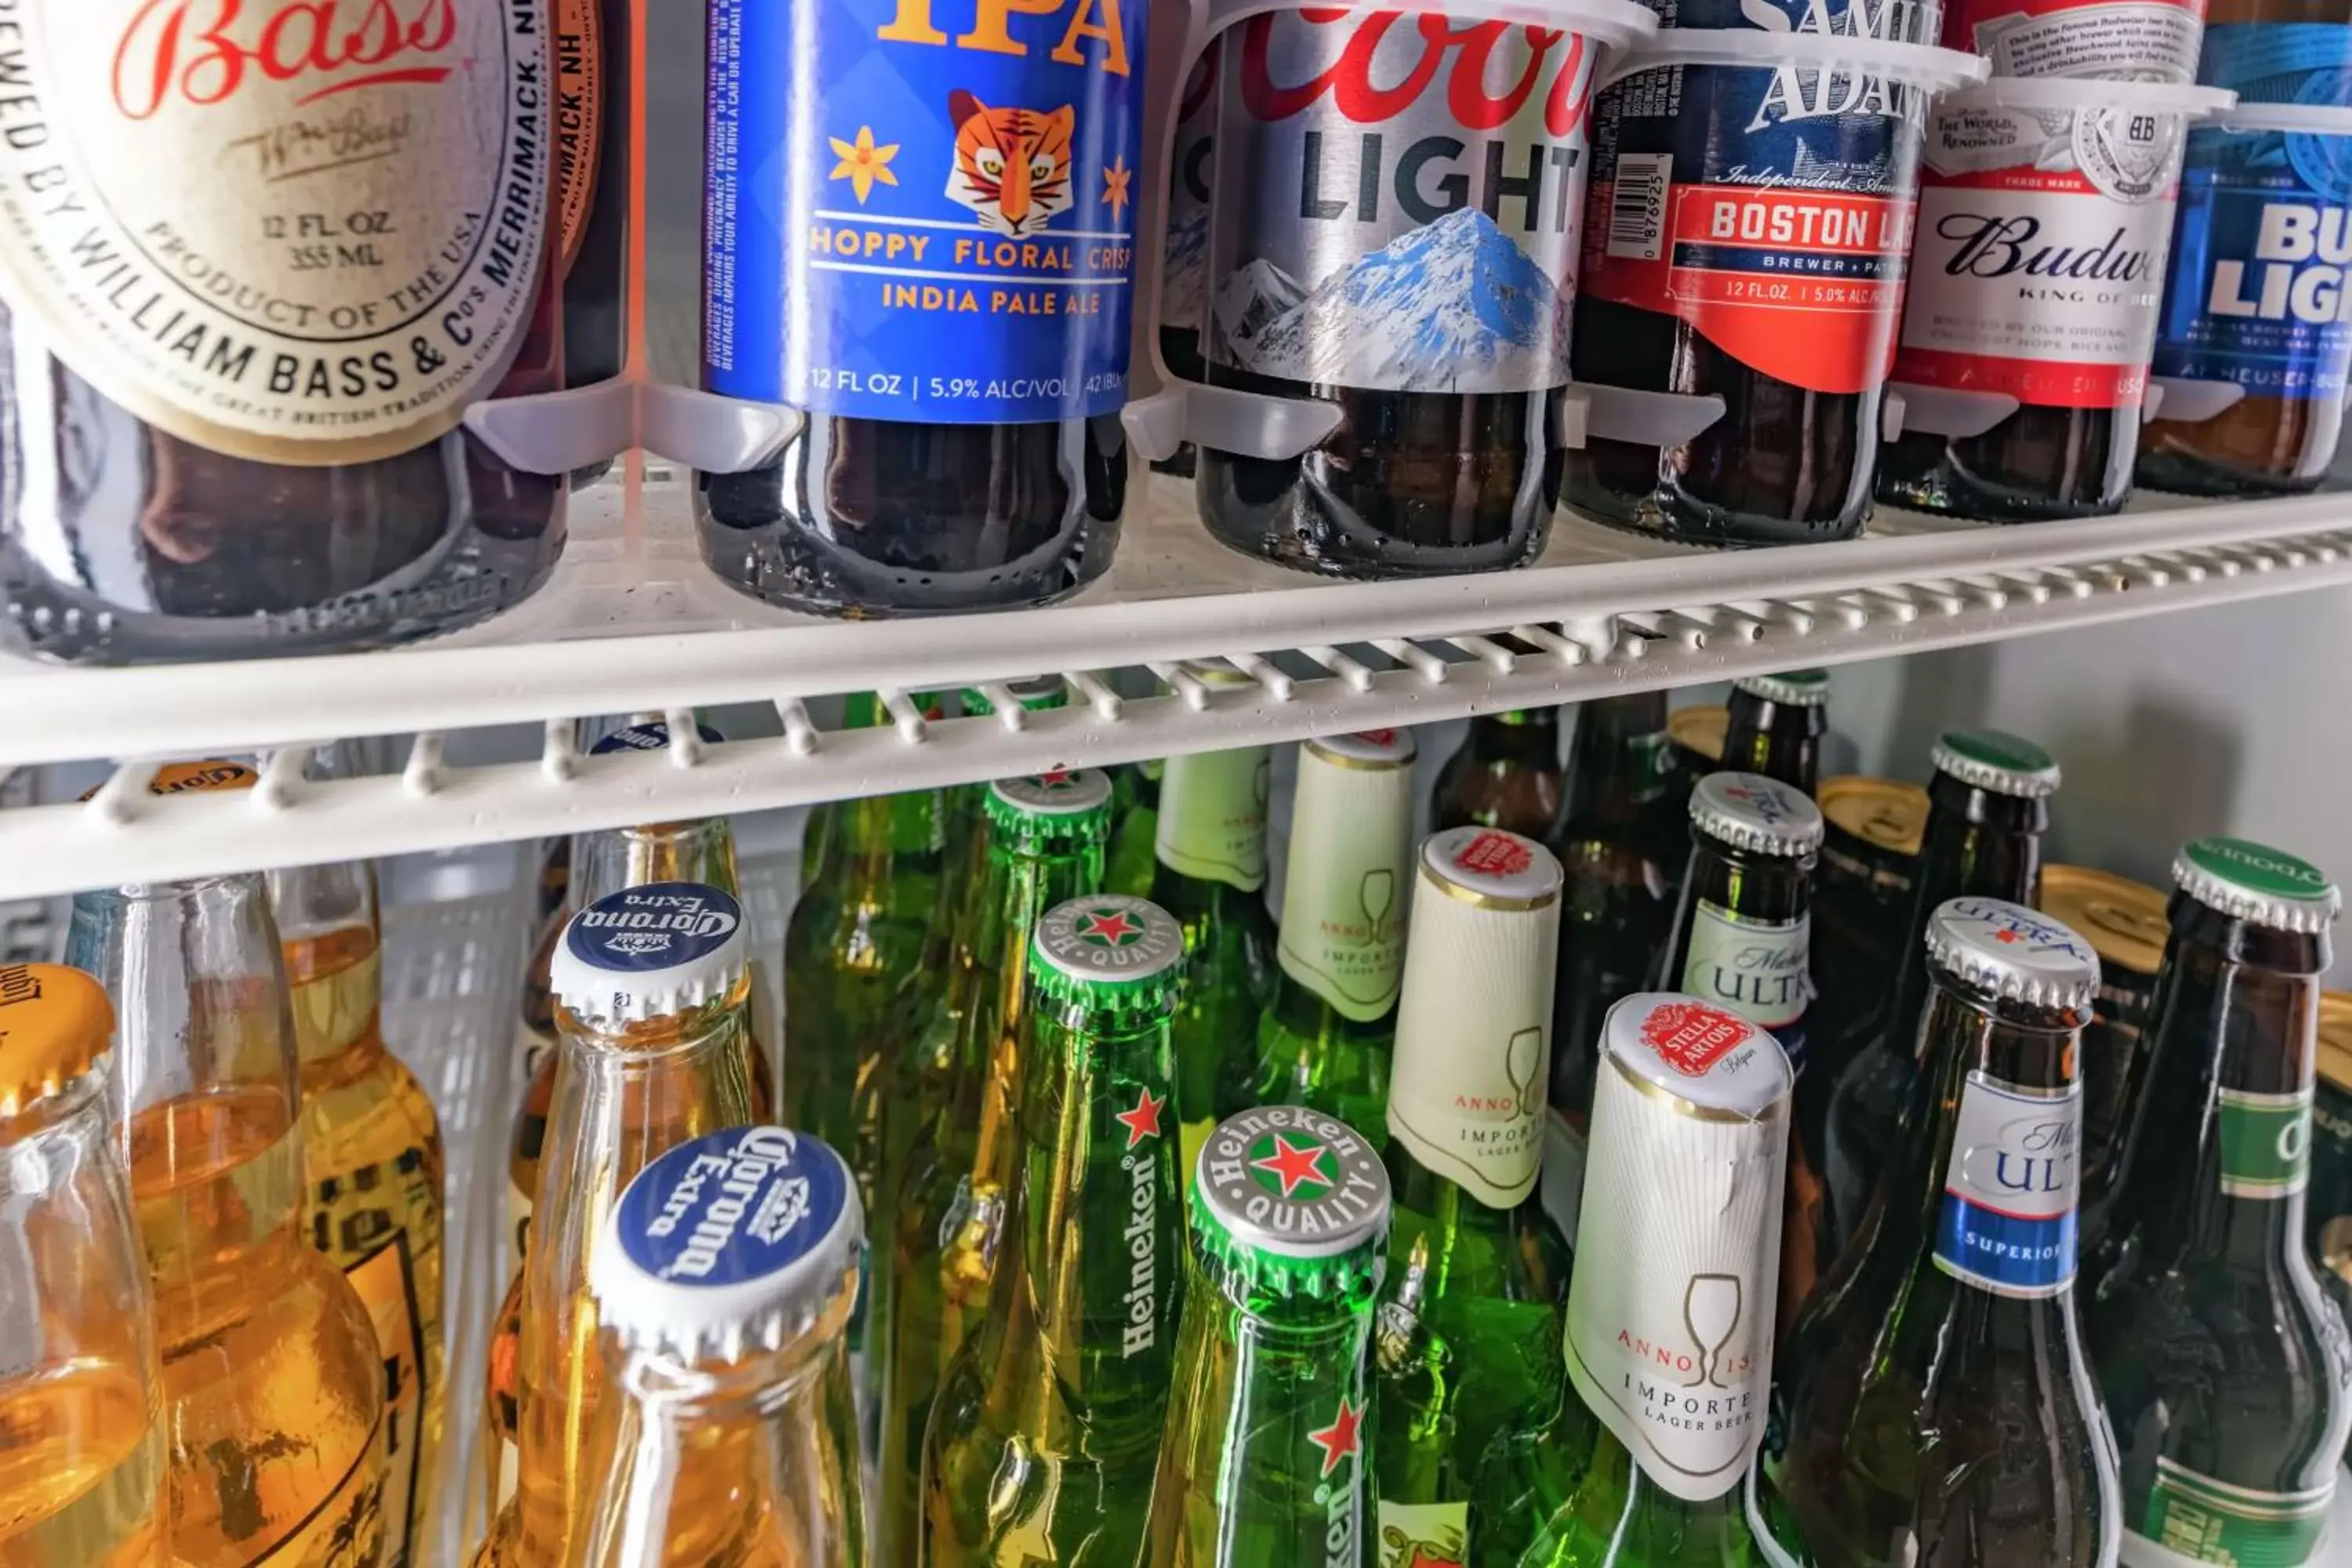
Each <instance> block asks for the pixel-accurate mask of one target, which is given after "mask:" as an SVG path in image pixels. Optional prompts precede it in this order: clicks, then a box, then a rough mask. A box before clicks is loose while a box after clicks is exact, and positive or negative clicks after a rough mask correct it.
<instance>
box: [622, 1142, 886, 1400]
mask: <svg viewBox="0 0 2352 1568" xmlns="http://www.w3.org/2000/svg"><path fill="white" fill-rule="evenodd" d="M865 1228H866V1216H865V1214H864V1212H863V1210H862V1209H861V1208H860V1206H859V1205H858V1201H857V1184H856V1182H854V1181H853V1180H851V1178H850V1174H849V1167H848V1165H847V1164H845V1163H844V1162H843V1160H842V1158H841V1156H840V1155H839V1154H836V1153H835V1152H833V1150H832V1148H831V1147H830V1146H829V1145H827V1144H826V1143H825V1142H823V1141H822V1140H821V1139H817V1138H814V1137H812V1136H810V1135H809V1134H807V1133H805V1132H793V1131H790V1130H788V1129H786V1128H782V1127H766V1126H755V1127H730V1128H726V1129H723V1130H721V1131H717V1132H706V1133H704V1134H703V1135H702V1136H701V1137H699V1138H696V1139H693V1140H691V1141H689V1142H685V1143H681V1144H679V1145H678V1146H677V1148H675V1149H672V1150H670V1151H669V1152H667V1153H666V1154H664V1155H662V1156H661V1158H659V1159H657V1160H656V1161H655V1162H654V1163H651V1164H649V1165H647V1166H646V1168H645V1169H644V1170H642V1171H639V1172H638V1173H636V1175H635V1178H634V1179H633V1180H631V1181H630V1183H629V1184H628V1185H627V1186H626V1187H625V1188H624V1189H622V1192H621V1197H620V1201H619V1202H618V1203H616V1204H614V1205H613V1212H612V1215H611V1216H610V1217H609V1218H607V1219H606V1220H605V1222H604V1229H603V1231H602V1232H601V1233H600V1234H599V1235H598V1237H597V1238H596V1250H595V1252H594V1254H593V1256H592V1257H591V1258H590V1259H589V1264H588V1285H589V1289H591V1290H592V1291H593V1292H594V1294H595V1298H596V1317H597V1321H599V1322H600V1323H603V1324H604V1325H605V1326H606V1327H608V1328H610V1329H612V1330H613V1331H614V1333H615V1334H617V1335H618V1336H619V1338H620V1341H621V1343H622V1345H623V1347H624V1348H625V1349H629V1350H640V1351H652V1352H656V1353H659V1354H664V1355H673V1356H676V1357H677V1358H679V1359H680V1360H683V1361H689V1362H709V1361H720V1362H726V1361H739V1360H740V1359H742V1357H744V1356H745V1355H747V1354H750V1353H752V1352H758V1351H761V1350H775V1349H778V1348H781V1347H782V1346H783V1345H785V1344H788V1343H790V1342H792V1341H793V1340H794V1339H797V1338H799V1337H800V1336H801V1335H802V1334H803V1333H806V1332H807V1331H809V1329H810V1327H811V1326H812V1325H813V1324H814V1322H815V1321H816V1320H817V1319H818V1317H819V1316H820V1315H821V1314H822V1313H823V1312H824V1310H825V1308H826V1307H827V1306H828V1305H829V1304H831V1303H833V1302H835V1301H836V1300H846V1299H847V1297H848V1295H850V1294H854V1293H855V1290H856V1278H855V1277H856V1269H857V1253H858V1247H859V1245H860V1243H861V1241H862V1240H863V1238H864V1235H865ZM845 1277H846V1278H845Z"/></svg>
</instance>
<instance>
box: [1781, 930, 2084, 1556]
mask: <svg viewBox="0 0 2352 1568" xmlns="http://www.w3.org/2000/svg"><path fill="white" fill-rule="evenodd" d="M1927 966H1928V968H1929V969H1930V971H1931V972H1932V973H1933V977H1934V980H1933V985H1932V994H1931V995H1930V996H1929V999H1928V1002H1927V1013H1926V1016H1925V1017H1924V1018H1923V1019H1922V1020H1921V1022H1920V1025H1919V1036H1920V1038H1921V1040H1922V1042H1923V1045H1922V1063H1921V1070H1920V1072H1919V1073H1918V1074H1917V1075H1916V1082H1915V1085H1914V1089H1913V1094H1912V1101H1911V1112H1910V1115H1909V1117H1908V1118H1907V1121H1906V1125H1907V1126H1909V1127H1912V1128H1916V1129H1918V1130H1919V1132H1920V1134H1921V1135H1919V1136H1913V1137H1906V1138H1902V1139H1899V1140H1897V1141H1896V1142H1895V1143H1894V1145H1893V1146H1892V1152H1891V1154H1890V1159H1889V1164H1888V1166H1887V1170H1886V1175H1885V1181H1884V1182H1883V1183H1882V1184H1881V1187H1880V1200H1879V1201H1878V1202H1876V1203H1874V1204H1873V1205H1871V1207H1870V1210H1869V1212H1868V1213H1867V1214H1866V1215H1864V1217H1863V1221H1862V1229H1861V1231H1860V1233H1859V1234H1858V1235H1857V1236H1856V1237H1855V1238H1854V1242H1853V1249H1852V1250H1851V1251H1850V1252H1848V1253H1847V1254H1846V1256H1845V1257H1844V1258H1842V1259H1840V1261H1839V1263H1838V1266H1837V1268H1836V1270H1835V1271H1834V1272H1833V1273H1832V1274H1831V1275H1830V1277H1829V1278H1828V1279H1826V1280H1824V1281H1823V1283H1822V1288H1821V1289H1820V1290H1818V1291H1816V1292H1815V1293H1814V1295H1813V1297H1812V1299H1811V1300H1810V1301H1809V1302H1808V1303H1807V1304H1806V1306H1805V1308H1804V1310H1803V1312H1802V1313H1801V1315H1800V1316H1799V1318H1798V1321H1797V1324H1796V1327H1795V1329H1794V1330H1793V1331H1792V1332H1791V1334H1790V1342H1789V1347H1788V1351H1787V1352H1786V1354H1785V1355H1784V1357H1783V1370H1782V1373H1781V1380H1780V1395H1781V1401H1780V1403H1781V1406H1782V1408H1784V1409H1785V1412H1786V1418H1785V1420H1781V1421H1778V1422H1776V1424H1775V1426H1776V1430H1777V1431H1779V1432H1781V1433H1785V1434H1786V1437H1785V1442H1786V1447H1785V1449H1784V1450H1783V1451H1781V1452H1780V1453H1779V1454H1778V1455H1776V1456H1774V1457H1773V1459H1772V1461H1771V1468H1770V1474H1771V1476H1772V1479H1774V1481H1775V1482H1776V1483H1777V1484H1778V1486H1779V1489H1780V1495H1781V1496H1782V1497H1783V1498H1784V1499H1785V1500H1787V1502H1788V1505H1789V1507H1790V1511H1791V1512H1792V1513H1793V1515H1794V1516H1795V1520H1796V1523H1797V1527H1798V1529H1799V1531H1801V1536H1802V1539H1803V1542H1804V1543H1805V1546H1806V1548H1807V1549H1808V1550H1809V1551H1810V1552H1811V1555H1812V1559H1813V1561H1814V1563H1816V1564H1818V1568H1864V1564H1868V1565H1871V1568H1877V1565H1878V1564H1882V1563H1885V1562H1887V1561H1888V1559H1889V1558H1890V1557H1892V1558H1894V1559H1895V1561H1900V1562H1915V1563H1948V1564H1951V1565H1952V1568H2009V1565H2010V1564H2013V1563H2038V1564H2046V1565H2047V1568H2094V1565H2095V1564H2102V1563H2114V1562H2115V1561H2116V1544H2117V1542H2118V1541H2119V1539H2120V1537H2121V1535H2122V1529H2123V1516H2122V1505H2121V1501H2120V1499H2119V1496H2118V1494H2117V1490H2116V1460H2115V1452H2114V1447H2113V1439H2112V1438H2111V1437H2110V1436H2108V1434H2107V1431H2106V1427H2105V1422H2104V1420H2103V1419H2102V1417H2101V1414H2100V1410H2099V1396H2098V1390H2097V1388H2096V1386H2095V1384H2093V1383H2092V1380H2091V1373H2090V1369H2089V1363H2088V1361H2087V1360H2086V1359H2085V1354H2084V1347H2083V1343H2082V1333H2081V1330H2080V1327H2079V1324H2078V1322H2077V1319H2076V1308H2075V1300H2076V1298H2075V1292H2074V1262H2075V1232H2074V1215H2075V1193H2076V1184H2077V1179H2078V1171H2077V1168H2076V1158H2075V1156H2076V1152H2077V1134H2078V1130H2079V1128H2080V1125H2081V1120H2082V1091H2081V1087H2080V1084H2079V1082H2078V1081H2077V1079H2076V1078H2075V1076H2074V1071H2075V1063H2076V1062H2077V1061H2078V1060H2079V1059H2080V1058H2079V1051H2080V1047H2081V1035H2082V1029H2083V1026H2084V1024H2085V1023H2087V1022H2088V1021H2089V1019H2090V1016H2091V1004H2092V1001H2093V999H2094V998H2095V996H2096V995H2097V994H2098V989H2099V961H2098V955H2097V954H2095V953H2094V952H2092V951H2091V946H2090V943H2088V942H2084V940H2083V939H2082V938H2081V937H2079V936H2077V935H2076V934H2075V933H2074V932H2073V931H2069V930H2067V929H2066V928H2065V927H2064V926H2063V925H2061V924H2059V923H2058V922H2057V921H2053V920H2050V919H2047V918H2046V917H2044V916H2042V915H2039V914H2036V913H2034V912H2033V911H2032V910H2029V909H2027V908H2025V907H2024V906H2023V905H2021V904H2012V903H2009V902H2006V901H2004V900H2000V899H1981V898H1961V899H1952V900H1948V901H1946V902H1945V903H1943V904H1941V905H1938V906H1937V909H1936V910H1935V912H1934V914H1933V915H1932V917H1931V918H1930V920H1929V921H1928V925H1927Z"/></svg>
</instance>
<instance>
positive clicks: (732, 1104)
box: [475, 882, 753, 1568]
mask: <svg viewBox="0 0 2352 1568" xmlns="http://www.w3.org/2000/svg"><path fill="white" fill-rule="evenodd" d="M745 937H746V933H745V931H744V930H743V915H742V906H741V905H740V904H739V903H737V902H736V900H735V898H734V896H733V895H732V894H730V893H728V892H726V891H725V890H723V889H719V888H715V887H711V886H709V885H708V884H705V883H700V882H648V883H645V884H643V885H640V886H635V887H626V888H623V889H620V890H619V891H617V892H613V893H607V894H605V895H604V897H602V898H599V899H597V900H595V901H594V902H593V903H591V904H589V905H588V906H587V907H586V908H585V909H583V910H581V911H580V912H579V913H578V914H576V915H574V916H572V920H571V921H570V923H569V924H567V925H566V926H565V927H564V931H563V941H562V943H561V944H560V945H559V946H558V947H557V949H556V955H555V971H554V975H555V994H556V999H557V1006H558V1011H557V1015H556V1018H557V1024H558V1026H559V1030H560V1034H559V1037H558V1043H557V1046H556V1050H555V1089H554V1097H553V1102H552V1110H551V1114H550V1116H549V1117H548V1121H547V1144H546V1152H545V1154H544V1156H543V1157H542V1158H541V1162H540V1171H539V1197H538V1203H537V1205H536V1208H535V1209H534V1212H533V1215H532V1225H531V1238H530V1253H529V1255H528V1256H527V1258H525V1260H524V1264H523V1271H522V1275H521V1279H520V1282H519V1285H518V1286H517V1288H516V1294H517V1296H518V1300H519V1311H520V1334H519V1336H518V1338H517V1340H516V1341H515V1342H514V1348H513V1352H512V1360H513V1363H514V1369H515V1370H514V1383H515V1387H516V1391H517V1395H518V1397H517V1405H518V1424H517V1426H516V1448H515V1453H514V1456H513V1458H512V1460H511V1464H512V1465H513V1467H514V1471H515V1482H514V1489H513V1494H512V1496H511V1497H509V1499H508V1500H507V1501H506V1502H505V1503H504V1505H503V1506H502V1507H501V1508H500V1509H499V1513H498V1517H497V1518H496V1520H495V1521H493V1522H492V1525H491V1529H490V1534H489V1538H488V1540H487V1541H486V1542H483V1545H482V1547H481V1550H480V1552H479V1553H478V1555H477V1557H476V1559H475V1561H476V1563H478V1564H483V1565H486V1568H535V1565H536V1564H540V1563H558V1562H567V1561H570V1560H571V1556H572V1553H573V1552H576V1551H577V1550H578V1549H579V1546H580V1543H581V1540H582V1537H581V1534H580V1528H581V1525H582V1524H583V1522H584V1521H585V1519H586V1516H587V1513H588V1510H589V1509H590V1508H591V1507H592V1506H593V1503H594V1498H593V1495H591V1489H592V1488H593V1485H594V1484H595V1481H596V1479H597V1478H595V1477H594V1476H592V1475H589V1474H588V1473H586V1471H585V1470H584V1468H583V1461H584V1458H585V1456H584V1451H583V1447H582V1445H581V1443H580V1441H579V1437H580V1435H581V1434H582V1433H584V1432H585V1431H587V1430H588V1429H589V1426H590V1423H591V1421H592V1420H593V1418H594V1415H595V1413H596V1407H597V1404H598V1402H599V1400H600V1399H601V1398H602V1396H603V1394H604V1373H603V1369H602V1365H601V1363H599V1362H598V1360H597V1358H596V1355H595V1332H594V1331H595V1325H596V1317H595V1311H596V1308H595V1303H594V1301H593V1300H591V1299H590V1297H589V1294H588V1252H589V1244H590V1241H591V1239H592V1238H593V1236H594V1235H595V1232H596V1229H597V1227H598V1226H601V1225H602V1224H603V1223H604V1216H605V1215H606V1214H607V1213H608V1212H609V1211H610V1210H611V1208H612V1205H613V1202H614V1198H615V1197H617V1196H618V1195H619V1192H620V1189H621V1187H622V1186H623V1185H624V1184H626V1183H627V1181H628V1179H629V1178H630V1177H631V1176H633V1175H635V1173H637V1172H638V1171H640V1170H642V1169H643V1168H644V1167H645V1166H646V1164H647V1163H650V1162H651V1161H652V1160H654V1159H655V1158H656V1156H658V1155H660V1154H663V1153H666V1152H668V1151H669V1150H670V1149H672V1148H674V1147H676V1146H677V1144H679V1143H682V1142H686V1141H687V1140H688V1139H689V1138H693V1137H696V1136H698V1135H699V1134H701V1133H703V1132H707V1131H711V1130H712V1129H714V1128H719V1127H731V1126H736V1125H740V1124H741V1123H743V1122H747V1121H751V1120H752V1119H753V1110H752V1089H751V1072H750V1070H749V1068H748V1067H747V1065H746V1064H747V1062H748V1060H749V1058H748V1057H747V1055H746V1053H745V1050H744V1047H743V1035H744V1032H745V1030H746V1028H747V1027H748V1026H747V1024H746V1022H745V1019H746V1016H747V1012H748V1005H747V1004H748V1000H749V992H750V978H749V973H748V970H747V967H746V964H745V960H744V949H745V947H746V945H747V944H746V941H745ZM497 1360H498V1351H497V1349H496V1348H495V1347H494V1348H493V1352H492V1361H493V1369H494V1372H495V1369H496V1363H497ZM494 1447H495V1446H494ZM486 1457H487V1458H488V1471H489V1475H490V1479H491V1483H492V1486H493V1488H494V1489H495V1488H496V1487H497V1485H498V1480H499V1471H500V1469H501V1468H502V1467H503V1466H504V1465H505V1464H507V1463H508V1462H509V1461H507V1460H506V1459H505V1458H503V1456H501V1455H499V1454H498V1453H496V1452H492V1453H490V1454H488V1456H486ZM493 1495H496V1492H495V1490H494V1491H493Z"/></svg>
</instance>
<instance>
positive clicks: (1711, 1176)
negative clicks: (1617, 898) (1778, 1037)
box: [1381, 992, 1905, 1568]
mask: <svg viewBox="0 0 2352 1568" xmlns="http://www.w3.org/2000/svg"><path fill="white" fill-rule="evenodd" d="M1792 1083H1793V1075H1792V1074H1791V1072H1790V1068H1789V1060H1788V1058H1787V1057H1786V1055H1784V1054H1783V1053H1782V1052H1781V1050H1780V1047H1779V1046H1778V1045H1777V1044H1776V1043H1775V1042H1774V1041H1773V1039H1772V1037H1771V1036H1770V1035H1769V1034H1767V1033H1765V1032H1764V1031H1763V1030H1762V1029H1760V1028H1758V1027H1757V1026H1755V1025H1753V1024H1751V1023H1749V1022H1748V1020H1747V1019H1746V1018H1744V1017H1742V1016H1739V1015H1738V1014H1737V1013H1733V1012H1731V1011H1729V1010H1728V1009H1726V1008H1723V1007H1718V1006H1717V1005H1714V1004H1712V1003H1709V1002H1703V1001H1701V1000H1699V999H1698V998H1696V997H1694V996H1686V995H1683V994H1678V993H1673V992H1655V993H1644V994H1636V995H1633V996H1628V997H1626V998H1625V999H1624V1000H1622V1001H1621V1002H1619V1003H1618V1004H1617V1005H1615V1006H1614V1007H1612V1008H1611V1009H1610V1010H1609V1014H1608V1016H1607V1017H1606V1018H1605V1019H1604V1020H1603V1022H1602V1026H1601V1070H1600V1072H1599V1074H1598V1075H1597V1076H1596V1078H1595V1080H1594V1084H1593V1094H1592V1120H1591V1138H1590V1142H1589V1144H1588V1148H1587V1152H1586V1163H1585V1172H1584V1197H1583V1202H1582V1206H1581V1208H1580V1213H1579V1216H1578V1222H1577V1245H1578V1249H1579V1256H1580V1258H1581V1259H1582V1261H1581V1262H1580V1265H1579V1267H1578V1268H1577V1270H1576V1276H1575V1278H1574V1279H1573V1280H1571V1281H1570V1285H1569V1289H1568V1321H1567V1331H1566V1334H1565V1336H1564V1338H1563V1340H1562V1342H1561V1344H1562V1356H1563V1359H1564V1361H1565V1362H1566V1363H1567V1374H1568V1384H1569V1386H1568V1388H1567V1389H1565V1390H1564V1391H1563V1392H1562V1394H1561V1396H1560V1399H1559V1408H1558V1410H1557V1412H1556V1413H1555V1414H1554V1415H1553V1416H1552V1418H1551V1420H1550V1421H1549V1422H1548V1423H1547V1424H1545V1426H1543V1427H1541V1428H1540V1429H1539V1430H1538V1431H1537V1432H1535V1433H1534V1434H1532V1435H1530V1436H1524V1437H1521V1436H1506V1437H1505V1439H1504V1440H1503V1441H1502V1442H1501V1443H1499V1444H1498V1445H1497V1446H1496V1447H1495V1448H1494V1449H1493V1450H1492V1451H1491V1452H1490V1454H1489V1457H1488V1460H1487V1464H1486V1471H1485V1475H1484V1479H1483V1481H1482V1484H1481V1485H1480V1487H1479V1489H1478V1490H1477V1494H1476V1495H1477V1504H1476V1507H1475V1510H1473V1514H1472V1519H1471V1542H1470V1545H1471V1552H1470V1554H1469V1555H1468V1557H1466V1558H1465V1559H1461V1561H1465V1562H1471V1563H1478V1564H1480V1568H1520V1565H1522V1564H1524V1565H1526V1568H1636V1565H1639V1568H1668V1565H1682V1564H1688V1565H1690V1568H1698V1565H1700V1564H1705V1565H1706V1568H1748V1565H1749V1564H1768V1563H1769V1564H1786V1563H1788V1562H1789V1556H1788V1553H1787V1552H1785V1551H1783V1550H1782V1549H1781V1548H1780V1545H1779V1544H1778V1543H1777V1542H1775V1540H1774V1539H1773V1537H1772V1534H1771V1532H1770V1531H1769V1530H1768V1529H1767V1528H1766V1527H1765V1521H1764V1515H1763V1510H1762V1509H1761V1506H1760V1505H1759V1499H1758V1497H1757V1488H1756V1486H1755V1483H1754V1475H1755V1458H1756V1451H1757V1447H1758V1445H1759V1443H1760V1442H1761V1441H1762V1440H1763V1436H1764V1422H1765V1413H1766V1396H1767V1391H1768V1390H1769V1388H1770V1387H1771V1383H1772V1314H1773V1294H1774V1292H1773V1285H1772V1275H1773V1267H1774V1262H1775V1260H1776V1258H1778V1256H1779V1254H1780V1197H1781V1189H1782V1174H1781V1163H1782V1161H1783V1160H1784V1159H1785V1158H1786V1156H1787V1152H1788V1146H1789V1133H1788V1125H1789V1094H1790V1088H1791V1086H1792ZM1381 1415H1382V1419H1383V1420H1385V1419H1386V1417H1387V1408H1386V1405H1385V1404H1384V1405H1383V1406H1382V1410H1381ZM1890 1561H1891V1562H1898V1563H1899V1562H1903V1561H1905V1559H1903V1558H1901V1557H1900V1556H1896V1557H1894V1558H1891V1559H1890Z"/></svg>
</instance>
